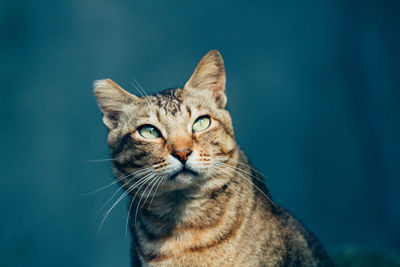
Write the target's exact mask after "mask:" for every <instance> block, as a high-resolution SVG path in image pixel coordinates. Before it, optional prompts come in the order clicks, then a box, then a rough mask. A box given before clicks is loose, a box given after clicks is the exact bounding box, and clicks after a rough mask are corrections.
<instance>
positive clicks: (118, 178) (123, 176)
mask: <svg viewBox="0 0 400 267" xmlns="http://www.w3.org/2000/svg"><path fill="white" fill-rule="evenodd" d="M150 168H151V167H146V168H142V169H140V170H137V171H135V172H133V173H128V174H123V175H121V176H119V177H117V178H116V179H115V181H113V182H112V183H110V184H108V185H105V186H103V187H100V188H99V189H96V190H94V191H90V192H87V193H83V194H81V195H80V196H81V197H84V196H88V195H92V194H95V193H97V192H100V191H102V190H104V189H106V188H108V187H110V186H112V185H113V184H115V183H117V182H119V181H121V180H122V179H125V178H128V177H129V176H132V175H136V174H137V173H139V172H140V171H144V170H146V169H150Z"/></svg>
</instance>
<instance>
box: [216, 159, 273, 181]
mask: <svg viewBox="0 0 400 267" xmlns="http://www.w3.org/2000/svg"><path fill="white" fill-rule="evenodd" d="M210 159H212V158H211V157H210ZM214 159H217V160H218V159H220V160H225V162H221V163H226V162H228V161H233V162H235V163H237V164H240V165H242V166H245V167H247V168H249V169H250V170H253V171H255V172H256V173H258V174H259V175H261V176H262V177H263V178H268V176H267V175H265V174H263V173H261V172H259V171H258V170H257V169H256V168H254V167H252V166H251V165H250V164H246V163H243V162H240V161H238V160H234V159H232V158H229V159H227V158H224V157H218V156H214Z"/></svg>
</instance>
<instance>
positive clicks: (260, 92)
mask: <svg viewBox="0 0 400 267" xmlns="http://www.w3.org/2000/svg"><path fill="white" fill-rule="evenodd" d="M399 7H400V2H399V1H378V0H377V1H372V0H367V1H362V2H360V1H355V0H335V1H333V0H332V1H227V0H226V1H211V0H205V1H161V0H158V1H152V0H151V1H144V0H143V1H138V0H130V1H128V0H114V1H110V0H98V1H93V0H87V1H82V0H69V1H50V0H42V1H26V0H25V1H24V0H22V1H5V0H2V1H0V75H1V83H0V84H1V85H0V90H1V94H0V111H1V115H2V118H1V130H0V147H1V155H0V168H1V169H0V170H1V177H0V200H1V201H0V209H1V217H0V266H13V267H14V266H59V267H63V266H96V267H103V266H104V267H106V266H113V267H118V266H129V247H130V238H129V235H126V234H125V220H126V214H127V203H126V202H122V203H120V204H119V205H118V206H117V207H115V209H114V210H113V211H112V212H111V213H110V215H109V217H108V218H107V219H106V220H105V223H104V224H103V226H102V227H101V229H100V230H99V226H100V222H101V219H102V215H103V214H104V212H105V211H106V210H107V209H108V208H109V207H110V206H111V204H112V201H110V202H108V203H107V204H106V205H105V208H103V209H102V206H103V205H104V204H105V203H106V202H107V200H108V199H109V198H110V197H111V195H112V194H113V193H114V192H115V191H116V190H117V189H118V187H117V186H116V185H115V186H111V187H109V188H107V189H105V190H102V191H100V192H97V193H93V194H89V195H85V193H87V192H91V191H93V190H96V189H99V188H101V187H103V186H105V185H107V184H109V183H111V182H112V181H113V177H112V173H111V167H110V163H109V162H107V161H93V160H97V159H105V158H108V157H109V154H108V147H107V144H106V134H107V130H106V128H105V127H104V126H103V124H102V121H101V113H100V111H99V109H98V107H97V104H96V102H95V99H94V96H93V93H92V91H93V88H92V83H93V80H96V79H102V78H112V79H113V80H115V81H116V82H118V83H119V84H120V85H121V86H122V87H124V88H125V89H127V90H128V91H131V92H132V93H137V91H135V89H134V87H133V86H132V80H133V79H136V80H137V81H138V82H139V83H140V84H141V85H142V86H143V88H144V89H145V90H146V92H148V93H153V92H156V91H157V90H161V89H165V88H171V87H175V86H182V85H183V84H184V83H185V81H186V80H187V79H188V78H189V76H190V74H191V73H192V71H193V69H194V67H195V66H196V64H197V63H198V61H199V60H200V59H201V57H202V56H203V55H204V54H205V53H206V52H208V51H209V50H212V49H218V50H219V51H220V52H221V53H222V55H223V57H224V60H225V64H226V70H227V95H228V108H229V110H230V112H231V114H232V118H233V122H234V128H235V133H236V138H237V141H238V143H239V144H240V146H241V148H242V149H243V150H244V151H245V152H246V154H247V155H248V157H249V158H250V160H251V161H252V162H253V164H254V165H255V166H256V167H257V168H258V169H259V170H260V171H261V172H262V173H264V174H265V176H266V183H267V184H268V186H269V188H270V190H271V192H272V196H273V199H274V200H275V201H276V202H277V203H279V204H281V205H282V206H284V207H285V208H287V209H288V210H290V211H291V212H293V213H294V214H295V215H296V216H297V217H299V218H300V219H301V220H302V221H303V222H304V224H305V225H306V226H307V227H308V228H309V229H311V230H312V231H313V232H314V233H315V234H316V235H317V236H318V237H319V239H321V241H322V242H323V244H324V245H325V246H326V247H327V248H328V250H329V251H330V253H332V254H333V253H335V252H336V251H341V250H343V249H346V248H357V249H358V248H360V249H366V250H369V249H371V250H378V251H394V252H396V251H397V252H398V251H399V249H400V227H399V225H400V197H399V188H400V116H399V115H400V104H399V103H400V73H399V69H400V68H399V67H400V66H399V62H400V53H399V48H400V34H399V29H400V20H399V12H400V8H399ZM114 199H115V198H114Z"/></svg>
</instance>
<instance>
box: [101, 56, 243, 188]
mask: <svg viewBox="0 0 400 267" xmlns="http://www.w3.org/2000/svg"><path fill="white" fill-rule="evenodd" d="M225 80H226V76H225V68H224V63H223V60H222V57H221V55H220V53H219V52H218V51H216V50H213V51H210V52H209V53H207V54H206V55H205V56H204V57H203V59H202V60H201V61H200V63H199V64H198V66H197V68H196V69H195V71H194V73H193V74H192V76H191V77H190V79H189V81H188V82H186V84H185V86H184V87H183V88H177V89H172V90H166V91H162V92H159V93H157V94H155V95H148V96H142V97H138V96H135V95H133V94H130V93H128V92H127V91H125V90H124V89H122V88H121V87H120V86H118V85H117V84H116V83H114V82H113V81H112V80H109V79H107V80H99V81H96V82H95V83H94V86H95V90H94V93H95V95H96V98H97V101H98V104H99V107H100V109H101V111H102V113H103V115H104V116H103V122H104V124H105V125H106V126H107V128H108V129H109V135H108V144H109V146H110V149H111V156H112V158H114V160H113V161H112V162H113V170H114V174H115V175H116V177H117V179H119V182H120V184H121V185H122V186H123V187H124V188H125V189H127V190H129V191H132V192H135V190H140V188H142V189H144V188H147V187H150V186H153V187H155V186H157V187H159V190H161V191H165V190H171V189H172V188H173V189H174V190H175V189H177V190H178V189H183V188H188V187H191V186H194V185H197V186H198V185H208V186H210V187H212V185H214V186H216V185H217V184H221V183H224V182H225V179H226V178H224V177H225V176H227V175H228V174H229V173H230V169H229V168H221V166H223V164H225V163H226V162H227V161H228V160H229V159H231V160H234V158H236V157H237V146H236V143H235V139H234V135H233V128H232V122H231V118H230V115H229V113H228V111H227V110H226V109H225V106H226V95H225Z"/></svg>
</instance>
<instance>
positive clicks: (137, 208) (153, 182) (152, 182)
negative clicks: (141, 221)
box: [135, 176, 158, 225]
mask: <svg viewBox="0 0 400 267" xmlns="http://www.w3.org/2000/svg"><path fill="white" fill-rule="evenodd" d="M156 177H158V176H156ZM153 178H154V177H153ZM156 181H157V178H156V179H153V181H151V182H150V183H149V184H148V185H147V187H146V188H145V190H144V191H143V194H142V195H141V196H140V198H139V202H138V204H137V206H136V212H135V225H136V218H137V214H138V211H139V209H140V208H142V207H143V204H144V203H145V202H146V200H147V197H148V196H149V195H147V197H146V199H145V200H144V202H143V204H142V207H141V206H140V202H141V201H142V198H143V196H144V194H146V191H147V189H148V188H149V187H150V185H151V184H153V186H154V184H155V182H156ZM152 188H153V187H152ZM150 192H151V189H150Z"/></svg>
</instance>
